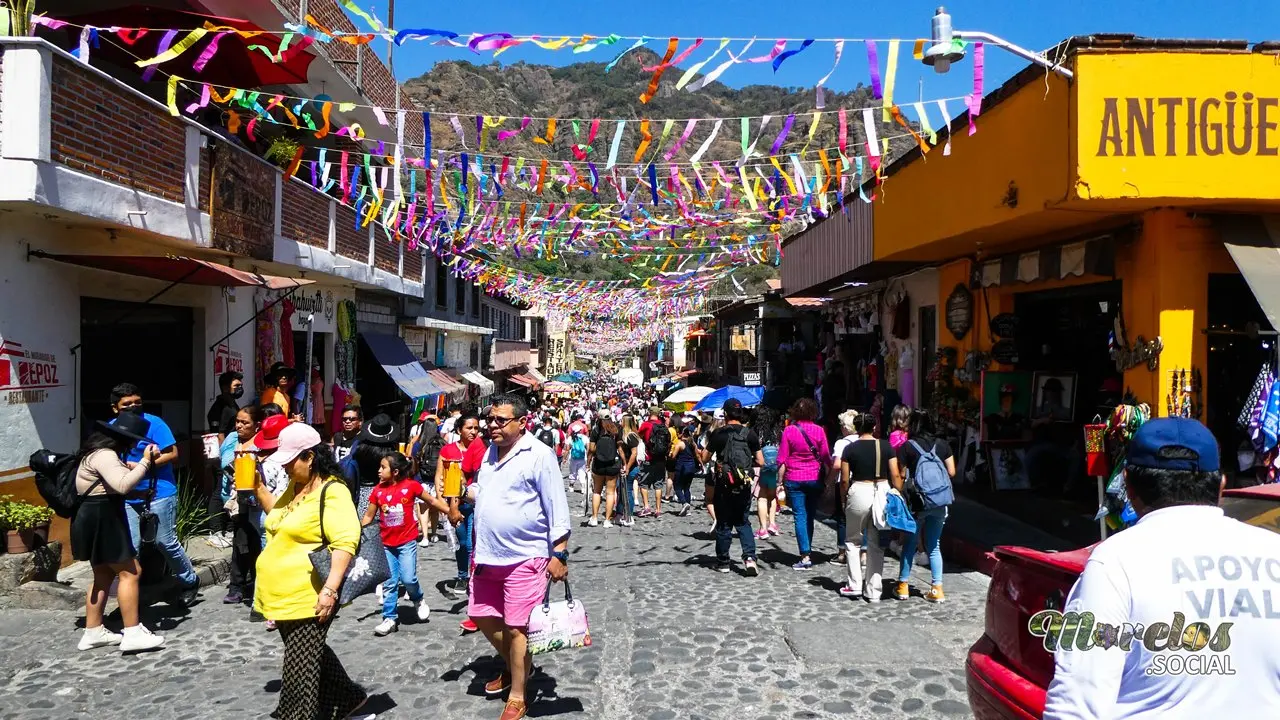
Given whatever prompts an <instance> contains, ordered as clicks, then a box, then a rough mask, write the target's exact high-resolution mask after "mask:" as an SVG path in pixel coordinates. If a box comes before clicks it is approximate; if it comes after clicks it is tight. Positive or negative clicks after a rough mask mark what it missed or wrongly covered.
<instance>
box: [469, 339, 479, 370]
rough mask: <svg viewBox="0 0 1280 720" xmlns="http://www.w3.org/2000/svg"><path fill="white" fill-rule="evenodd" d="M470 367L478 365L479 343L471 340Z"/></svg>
mask: <svg viewBox="0 0 1280 720" xmlns="http://www.w3.org/2000/svg"><path fill="white" fill-rule="evenodd" d="M469 365H470V367H479V365H480V343H478V342H475V341H472V342H471V362H470V363H469Z"/></svg>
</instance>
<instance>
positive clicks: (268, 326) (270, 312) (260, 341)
mask: <svg viewBox="0 0 1280 720" xmlns="http://www.w3.org/2000/svg"><path fill="white" fill-rule="evenodd" d="M254 301H255V302H256V303H257V304H258V306H259V309H258V321H257V332H256V336H255V337H256V342H255V345H256V348H255V349H256V351H257V352H256V353H255V354H254V355H255V360H256V365H257V368H256V369H257V381H258V388H259V389H261V388H262V387H264V386H265V385H266V377H267V373H268V372H270V371H271V366H272V365H275V364H276V363H277V362H280V361H281V360H282V359H283V357H284V356H283V355H282V354H281V350H280V348H281V345H282V343H281V342H280V314H281V308H280V304H279V303H275V302H274V301H273V300H272V299H271V298H270V297H268V296H266V295H260V296H258V297H256V298H254ZM290 338H291V339H292V336H290Z"/></svg>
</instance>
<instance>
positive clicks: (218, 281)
mask: <svg viewBox="0 0 1280 720" xmlns="http://www.w3.org/2000/svg"><path fill="white" fill-rule="evenodd" d="M30 254H31V255H34V256H35V257H40V258H45V259H46V260H57V261H58V262H64V263H70V264H72V265H80V266H83V267H87V268H93V269H94V270H110V271H111V272H118V273H123V274H125V275H134V276H141V277H148V278H152V279H155V280H163V281H165V282H171V283H183V284H186V285H207V286H210V287H264V288H267V289H270V290H285V289H288V288H292V287H298V286H300V285H311V284H313V283H315V280H303V279H301V278H286V277H278V276H276V275H261V274H258V273H252V272H249V271H247V270H237V269H235V268H233V267H227V266H226V265H219V264H218V263H214V262H209V261H207V260H197V259H195V258H189V257H178V256H176V255H52V254H50V253H46V252H43V251H40V250H32V251H31V253H30Z"/></svg>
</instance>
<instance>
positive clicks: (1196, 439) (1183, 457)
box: [1125, 418, 1219, 472]
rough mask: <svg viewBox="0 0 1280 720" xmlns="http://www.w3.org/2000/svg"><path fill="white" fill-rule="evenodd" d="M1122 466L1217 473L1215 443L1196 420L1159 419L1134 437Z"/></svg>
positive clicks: (1140, 429) (1141, 429)
mask: <svg viewBox="0 0 1280 720" xmlns="http://www.w3.org/2000/svg"><path fill="white" fill-rule="evenodd" d="M1125 464H1126V465H1133V466H1137V467H1145V468H1154V469H1157V470H1183V471H1191V472H1218V470H1219V462H1218V441H1217V439H1215V438H1214V437H1213V433H1211V432H1209V428H1207V427H1205V426H1204V425H1202V424H1200V421H1199V420H1191V419H1189V418H1158V419H1155V420H1151V421H1149V422H1147V423H1145V424H1143V425H1142V427H1140V428H1138V432H1136V433H1134V434H1133V440H1131V441H1130V442H1129V452H1128V454H1127V455H1126V456H1125Z"/></svg>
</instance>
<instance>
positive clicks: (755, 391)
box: [693, 385, 764, 411]
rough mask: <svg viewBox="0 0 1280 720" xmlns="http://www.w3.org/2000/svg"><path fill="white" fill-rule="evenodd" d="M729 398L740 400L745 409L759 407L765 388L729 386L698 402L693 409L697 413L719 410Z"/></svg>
mask: <svg viewBox="0 0 1280 720" xmlns="http://www.w3.org/2000/svg"><path fill="white" fill-rule="evenodd" d="M729 398H734V399H736V400H738V401H739V402H741V403H742V406H743V407H751V406H753V405H759V404H760V401H761V400H763V399H764V388H762V387H742V386H740V385H728V386H726V387H722V388H719V389H716V390H713V391H711V392H710V393H708V394H707V396H706V397H704V398H702V399H701V400H699V401H698V404H697V405H694V406H693V409H694V410H697V411H702V410H719V409H720V408H722V407H724V404H725V402H726V401H728V400H729Z"/></svg>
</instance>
